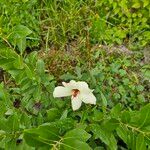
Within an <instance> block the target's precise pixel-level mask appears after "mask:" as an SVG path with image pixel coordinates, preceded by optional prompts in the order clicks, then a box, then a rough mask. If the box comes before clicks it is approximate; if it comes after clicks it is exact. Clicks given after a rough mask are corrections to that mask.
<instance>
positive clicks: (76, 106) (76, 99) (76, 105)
mask: <svg viewBox="0 0 150 150" xmlns="http://www.w3.org/2000/svg"><path fill="white" fill-rule="evenodd" d="M71 104H72V109H73V110H74V111H75V110H77V109H79V108H80V107H81V104H82V101H81V100H80V98H79V97H78V96H77V97H72V98H71Z"/></svg>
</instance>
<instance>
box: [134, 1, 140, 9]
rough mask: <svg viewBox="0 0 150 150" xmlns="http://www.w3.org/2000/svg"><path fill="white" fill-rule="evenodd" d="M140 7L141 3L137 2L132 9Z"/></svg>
mask: <svg viewBox="0 0 150 150" xmlns="http://www.w3.org/2000/svg"><path fill="white" fill-rule="evenodd" d="M140 7H141V4H140V2H136V3H134V4H133V5H132V8H140Z"/></svg>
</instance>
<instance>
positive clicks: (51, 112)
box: [47, 108, 60, 121]
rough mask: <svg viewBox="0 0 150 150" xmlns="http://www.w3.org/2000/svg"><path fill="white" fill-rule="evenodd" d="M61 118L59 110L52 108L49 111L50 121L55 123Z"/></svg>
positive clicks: (48, 117)
mask: <svg viewBox="0 0 150 150" xmlns="http://www.w3.org/2000/svg"><path fill="white" fill-rule="evenodd" d="M59 117H60V112H59V110H58V109H57V108H51V109H49V110H47V119H48V121H54V120H56V119H58V118H59Z"/></svg>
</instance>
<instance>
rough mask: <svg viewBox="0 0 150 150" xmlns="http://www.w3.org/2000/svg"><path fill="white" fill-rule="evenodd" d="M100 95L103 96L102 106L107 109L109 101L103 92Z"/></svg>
mask: <svg viewBox="0 0 150 150" xmlns="http://www.w3.org/2000/svg"><path fill="white" fill-rule="evenodd" d="M100 94H101V100H102V105H103V106H105V107H106V106H107V99H106V97H105V96H104V94H103V93H102V92H100Z"/></svg>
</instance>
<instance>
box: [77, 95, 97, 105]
mask: <svg viewBox="0 0 150 150" xmlns="http://www.w3.org/2000/svg"><path fill="white" fill-rule="evenodd" d="M79 97H80V99H81V100H82V101H83V102H84V103H86V104H94V105H95V104H96V97H95V96H94V95H93V93H92V92H89V93H80V95H79Z"/></svg>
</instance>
